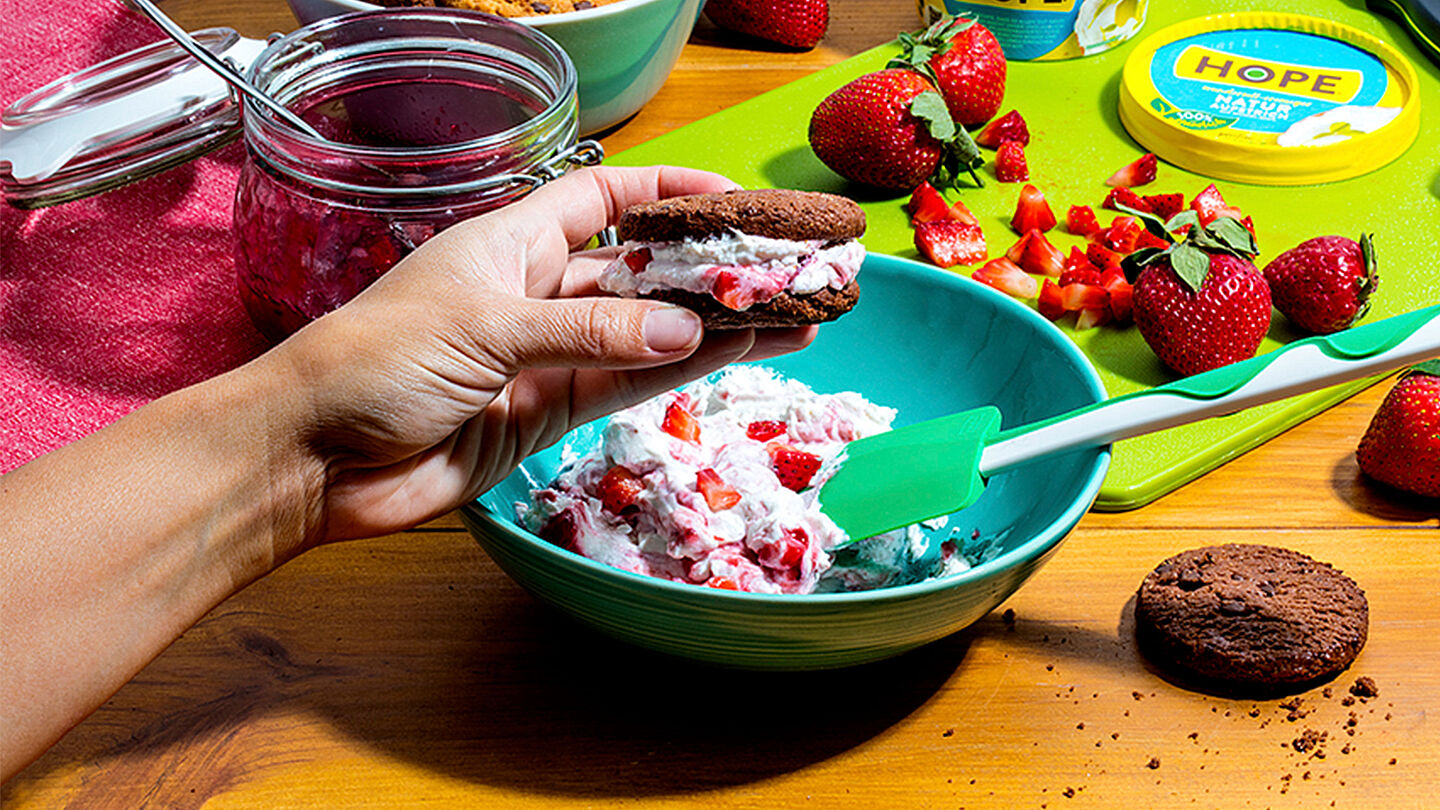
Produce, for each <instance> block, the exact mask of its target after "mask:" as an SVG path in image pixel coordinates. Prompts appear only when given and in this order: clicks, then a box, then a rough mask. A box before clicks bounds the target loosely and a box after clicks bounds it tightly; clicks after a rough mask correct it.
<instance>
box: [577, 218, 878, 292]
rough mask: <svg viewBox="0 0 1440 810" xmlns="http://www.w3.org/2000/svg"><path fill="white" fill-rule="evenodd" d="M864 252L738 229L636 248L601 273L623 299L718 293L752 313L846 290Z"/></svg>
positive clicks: (849, 244)
mask: <svg viewBox="0 0 1440 810" xmlns="http://www.w3.org/2000/svg"><path fill="white" fill-rule="evenodd" d="M864 261H865V248H864V247H863V246H862V245H861V244H860V243H859V242H856V241H854V240H849V241H845V242H839V243H835V244H827V243H826V242H825V241H823V240H818V239H812V240H801V241H797V240H790V239H772V238H769V237H765V236H755V235H753V234H743V233H740V232H739V231H731V232H729V233H726V234H722V235H719V236H712V237H707V238H705V239H683V240H680V241H677V242H632V243H627V244H626V245H625V250H624V252H623V253H621V255H620V257H619V258H617V259H616V260H615V261H614V262H611V263H610V265H609V266H607V267H606V268H605V269H604V270H603V271H601V273H600V280H599V284H600V289H602V290H605V291H607V292H612V293H616V294H618V295H623V296H635V295H645V294H648V293H652V292H655V291H657V290H667V289H668V290H685V291H688V292H692V293H698V294H701V295H713V296H715V298H716V299H717V300H719V301H720V302H721V303H723V304H725V305H726V306H729V307H730V308H732V309H739V310H743V309H747V308H748V307H749V306H750V305H752V304H755V303H764V302H766V301H769V300H770V299H771V298H774V297H775V296H777V295H779V294H781V293H794V294H797V295H808V294H812V293H816V292H819V291H820V290H823V289H825V288H826V287H830V288H833V289H837V290H838V289H841V288H843V287H844V286H845V285H846V284H849V283H850V282H851V281H853V280H854V279H855V276H856V275H857V274H859V272H860V265H861V264H862V263H864Z"/></svg>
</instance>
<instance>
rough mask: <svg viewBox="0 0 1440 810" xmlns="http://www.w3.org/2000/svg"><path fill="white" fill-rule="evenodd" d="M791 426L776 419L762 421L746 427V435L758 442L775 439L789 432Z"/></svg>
mask: <svg viewBox="0 0 1440 810" xmlns="http://www.w3.org/2000/svg"><path fill="white" fill-rule="evenodd" d="M789 429H790V426H789V425H787V424H785V423H784V422H781V421H779V420H776V419H760V420H757V421H755V422H751V423H750V424H748V425H746V426H745V435H746V436H749V437H750V438H752V439H754V440H755V441H757V442H763V441H766V440H768V439H773V438H775V437H776V436H779V435H781V434H782V433H784V432H785V431H787V430H789Z"/></svg>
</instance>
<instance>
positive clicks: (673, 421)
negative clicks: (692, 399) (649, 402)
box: [660, 401, 700, 444]
mask: <svg viewBox="0 0 1440 810" xmlns="http://www.w3.org/2000/svg"><path fill="white" fill-rule="evenodd" d="M660 429H661V430H663V431H665V432H666V433H669V434H670V435H671V436H674V437H675V438H677V439H683V440H684V441H687V442H693V443H695V444H699V443H700V420H698V419H696V418H695V415H694V414H692V413H690V412H689V411H688V410H686V409H685V406H684V405H682V404H681V403H680V402H679V401H676V402H671V403H670V404H669V405H667V406H665V418H664V419H663V420H662V421H661V422H660Z"/></svg>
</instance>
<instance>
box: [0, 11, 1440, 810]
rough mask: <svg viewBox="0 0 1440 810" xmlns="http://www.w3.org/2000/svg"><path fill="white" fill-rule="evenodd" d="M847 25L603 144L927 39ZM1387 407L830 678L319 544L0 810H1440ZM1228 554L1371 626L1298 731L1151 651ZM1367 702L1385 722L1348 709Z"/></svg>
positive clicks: (1115, 530)
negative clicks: (675, 648) (719, 654)
mask: <svg viewBox="0 0 1440 810" xmlns="http://www.w3.org/2000/svg"><path fill="white" fill-rule="evenodd" d="M832 6H833V22H832V29H831V34H830V36H829V37H828V38H827V40H826V42H825V43H823V44H822V46H821V47H820V48H818V49H816V50H814V51H811V52H808V53H799V54H797V53H790V52H769V51H758V50H752V49H750V48H749V47H742V43H738V42H736V41H734V40H732V39H730V38H728V37H726V36H724V35H722V34H720V33H719V32H716V31H714V30H713V29H712V28H710V27H709V26H708V25H703V24H702V26H701V28H700V29H699V30H698V31H697V33H696V35H695V37H694V39H693V41H692V43H691V45H690V46H689V47H688V48H687V49H686V52H685V54H684V56H683V57H682V60H681V63H680V65H679V66H678V67H677V69H676V71H675V73H674V74H673V76H672V78H671V80H670V81H669V83H667V85H666V86H665V88H664V89H663V90H662V91H661V93H660V95H659V96H657V98H656V99H655V100H654V101H653V102H652V103H651V104H650V105H648V106H647V107H646V108H645V109H644V110H643V111H642V112H641V113H640V114H639V115H637V116H636V117H635V118H634V119H632V120H631V121H629V122H627V123H626V124H624V125H623V126H621V127H620V128H618V129H616V130H615V131H613V132H610V133H607V134H605V136H604V139H603V140H604V143H605V145H606V147H607V149H609V150H611V151H612V152H614V151H618V150H620V149H623V148H624V147H625V146H628V145H632V144H635V143H639V142H642V141H644V140H647V139H649V138H652V137H655V136H656V135H659V134H662V133H664V132H667V131H669V130H670V129H673V128H674V127H677V126H680V125H681V124H683V123H686V122H688V121H691V120H694V119H696V118H698V117H701V116H704V115H706V114H709V113H711V112H714V111H716V110H718V109H722V108H724V107H727V106H729V105H731V104H734V103H738V102H739V101H742V100H744V99H745V98H749V97H750V96H753V95H755V94H757V93H760V92H764V91H765V90H767V89H769V88H772V87H775V86H778V85H779V84H782V83H784V82H788V81H791V80H793V79H795V78H798V77H800V76H802V75H804V74H806V73H808V72H811V71H813V70H816V69H818V68H821V67H824V66H826V65H828V64H832V63H834V62H835V61H838V60H841V59H843V58H845V57H847V56H849V55H851V54H853V53H855V52H858V51H859V50H863V49H864V48H867V47H870V46H872V45H875V44H878V43H879V42H881V41H883V40H885V39H888V38H889V37H891V36H893V35H894V33H895V32H897V31H898V30H901V29H903V28H907V27H910V26H912V25H913V24H914V22H915V17H914V8H913V5H912V4H911V3H910V2H908V0H836V2H834V3H832ZM165 8H166V9H167V11H169V12H171V13H172V14H173V15H174V16H175V17H176V18H177V19H179V20H180V21H181V22H182V23H184V24H185V25H187V26H189V27H192V28H195V27H202V26H205V25H216V24H221V25H230V26H233V27H236V28H238V29H239V30H241V31H242V32H244V33H247V34H251V35H256V34H263V33H265V32H268V31H270V30H280V29H288V28H289V27H291V26H292V25H293V21H292V20H291V19H290V17H289V13H288V11H287V10H286V7H285V6H284V5H283V3H280V2H278V0H257V1H255V2H250V1H249V0H170V1H169V2H166V3H165ZM1388 387H1389V383H1388V382H1387V383H1384V384H1381V385H1379V386H1376V387H1374V388H1371V389H1369V390H1367V391H1365V392H1363V393H1361V394H1360V395H1358V396H1356V397H1354V398H1352V399H1350V400H1349V401H1347V402H1345V403H1343V404H1341V405H1340V406H1338V407H1335V408H1333V409H1331V410H1330V411H1328V412H1326V413H1324V414H1322V415H1320V416H1318V417H1316V418H1314V419H1312V420H1310V421H1309V422H1306V423H1304V424H1301V425H1299V426H1298V427H1296V428H1294V429H1292V430H1290V431H1289V432H1287V433H1285V434H1283V435H1282V436H1280V437H1278V438H1277V439H1275V440H1273V441H1271V442H1270V443H1268V444H1267V445H1265V446H1263V447H1261V448H1259V449H1258V450H1256V451H1254V452H1252V453H1250V454H1248V455H1246V456H1243V457H1241V458H1239V459H1237V460H1235V461H1233V462H1231V463H1230V464H1228V465H1226V466H1224V467H1222V468H1220V469H1218V470H1216V471H1214V472H1213V473H1210V474H1209V475H1206V476H1204V477H1203V478H1201V479H1200V480H1198V481H1196V482H1194V483H1192V484H1190V485H1188V486H1186V487H1184V488H1183V489H1181V490H1179V491H1177V492H1175V493H1173V494H1171V495H1169V496H1166V497H1164V498H1162V499H1160V500H1159V501H1157V502H1156V503H1154V504H1151V505H1149V506H1147V507H1145V508H1143V509H1140V510H1137V511H1134V512H1129V513H1119V514H1099V513H1093V514H1091V515H1088V516H1087V517H1086V518H1085V519H1084V520H1083V521H1082V522H1081V524H1080V526H1079V527H1078V528H1077V529H1076V530H1075V532H1074V533H1073V534H1072V535H1071V537H1070V538H1069V539H1068V540H1067V541H1066V542H1065V544H1064V545H1063V546H1062V548H1061V550H1060V551H1059V553H1058V554H1057V555H1056V556H1055V558H1054V559H1053V560H1052V561H1051V562H1050V563H1049V564H1048V565H1047V566H1046V567H1045V568H1044V569H1042V570H1041V571H1040V573H1039V574H1038V575H1037V576H1036V577H1035V579H1034V580H1033V581H1032V582H1031V583H1029V584H1028V585H1027V586H1026V587H1025V588H1024V589H1022V590H1021V591H1020V592H1019V593H1018V594H1017V595H1016V596H1014V597H1013V598H1012V599H1011V600H1010V601H1009V602H1008V603H1007V604H1006V606H1005V607H1006V608H1007V609H1009V610H1013V611H1014V614H1013V615H1014V620H1013V622H1008V621H1006V620H1005V618H1004V614H1002V613H1001V612H999V611H997V612H996V613H995V614H993V615H991V616H989V617H987V618H986V619H984V620H982V621H981V622H979V623H978V624H977V625H975V626H974V627H972V628H970V629H969V630H967V631H965V632H962V633H960V634H957V635H956V636H953V637H951V638H949V639H947V640H945V641H942V642H940V643H937V644H934V645H931V646H930V647H927V648H925V649H922V650H919V651H916V652H914V653H911V654H909V655H906V656H903V657H901V658H899V659H896V660H894V661H889V662H884V663H881V664H878V665H874V666H869V667H862V668H859V669H854V670H847V671H841V672H830V673H818V674H807V675H758V674H748V673H735V672H728V671H721V670H714V669H709V668H704V667H699V666H693V665H690V664H686V663H684V662H679V661H673V660H668V659H664V658H661V657H658V656H655V655H651V654H647V653H643V652H638V651H635V650H630V649H627V648H624V647H621V646H617V645H615V644H613V643H612V642H610V641H608V640H607V639H604V638H601V637H598V636H596V635H595V634H593V633H591V632H590V631H588V630H585V629H583V628H579V627H577V626H576V625H574V624H572V623H570V622H569V621H568V620H566V619H564V618H563V617H560V616H557V615H556V614H554V613H552V612H551V611H549V610H547V609H545V608H543V607H541V606H540V605H538V604H537V603H536V602H535V601H533V600H532V599H531V598H530V597H529V596H528V595H526V594H525V593H524V592H523V591H521V590H520V589H519V588H518V587H517V586H515V585H514V584H513V583H512V582H511V581H510V580H509V579H508V578H506V577H505V575H504V574H502V573H501V572H499V570H498V569H497V568H496V567H495V566H494V564H493V563H492V562H491V561H490V560H489V559H488V558H487V557H486V556H485V555H484V554H483V553H482V552H481V551H480V550H479V549H478V547H477V546H476V545H475V543H474V542H473V541H471V540H470V539H469V537H468V536H467V535H466V534H465V533H464V531H463V530H462V529H461V528H460V525H459V523H458V521H457V520H456V519H455V518H454V517H453V516H447V517H445V518H443V519H440V520H437V521H435V522H433V523H431V524H429V525H427V526H424V527H421V528H419V529H416V530H414V531H410V532H405V533H402V534H397V535H392V536H389V537H383V538H378V539H374V540H369V541H363V542H356V543H350V544H345V545H341V546H334V547H329V548H324V549H320V550H317V551H314V552H312V553H309V554H307V555H305V556H304V557H303V558H301V559H299V560H296V561H295V562H293V563H291V564H290V565H287V566H286V567H285V568H284V569H282V570H281V571H279V572H277V573H276V574H275V575H273V576H271V577H269V578H267V579H265V580H263V581H261V582H259V583H256V584H255V585H253V586H251V587H250V588H249V589H247V590H246V591H244V592H243V593H241V594H239V595H238V596H236V597H235V598H233V599H231V600H229V601H228V602H226V603H225V604H223V605H221V606H220V607H218V608H217V609H216V610H215V611H213V612H212V613H211V614H210V615H209V616H207V617H206V618H205V620H204V621H202V622H201V623H200V624H199V625H197V626H196V627H194V628H193V629H192V630H190V631H189V632H188V633H186V634H185V636H184V637H183V638H181V639H180V640H178V641H177V642H176V643H175V644H174V645H172V647H171V648H170V649H169V650H167V651H166V652H165V653H164V654H163V655H161V656H160V657H159V658H158V659H157V660H156V661H155V662H154V663H152V664H151V666H149V667H148V668H147V669H145V670H144V671H143V672H142V673H141V674H140V676H139V677H137V678H136V679H135V681H134V682H132V683H131V684H129V685H127V686H126V687H125V688H123V689H122V690H121V691H120V692H119V693H118V694H117V695H116V696H115V697H114V698H113V699H112V700H111V701H110V702H108V703H107V704H106V705H105V706H104V707H103V708H102V709H101V710H100V711H99V712H97V713H96V714H95V715H94V716H92V717H91V718H90V719H88V720H86V721H85V722H84V723H82V724H81V725H80V726H78V727H77V728H76V729H75V730H74V731H72V732H71V733H70V734H69V735H68V736H67V737H66V738H65V739H64V740H62V742H61V743H60V744H59V745H58V746H57V747H56V748H54V749H53V750H52V751H51V752H49V753H48V754H47V755H46V756H45V757H43V758H42V759H41V760H40V761H38V762H36V763H35V764H34V765H32V766H31V767H30V768H29V769H27V770H26V771H24V772H23V773H22V774H20V775H19V776H18V777H16V778H15V779H13V780H12V781H11V783H10V784H9V785H7V786H6V787H5V788H4V791H3V802H4V806H5V807H6V808H9V809H10V810H30V808H63V807H71V808H110V807H115V808H141V807H153V808H182V809H183V808H200V807H202V806H203V807H205V808H207V810H217V809H219V808H286V807H297V808H299V807H387V808H388V807H459V806H465V807H506V808H550V807H620V806H624V807H643V808H664V807H691V806H694V804H695V803H696V802H698V801H703V802H705V803H706V805H707V806H709V807H713V808H727V809H728V808H736V809H738V808H760V807H765V808H773V807H800V806H813V807H825V808H832V807H833V808H866V809H867V810H871V809H873V808H876V807H882V808H890V807H895V808H921V807H937V808H957V807H964V808H984V807H995V808H1002V807H1003V808H1009V807H1036V808H1040V807H1047V808H1070V807H1075V808H1081V807H1114V806H1120V805H1124V806H1130V807H1191V806H1195V807H1223V808H1232V807H1257V808H1258V807H1275V808H1310V807H1326V806H1330V805H1331V803H1332V802H1334V806H1337V807H1366V808H1368V807H1386V808H1420V807H1427V806H1433V795H1432V794H1433V792H1434V789H1435V788H1436V786H1437V779H1436V776H1435V774H1436V773H1437V772H1440V728H1437V725H1436V722H1437V718H1440V575H1437V568H1440V533H1437V529H1440V515H1437V512H1436V510H1435V508H1434V505H1433V504H1431V505H1428V506H1427V505H1425V504H1421V503H1418V502H1415V501H1411V500H1407V499H1404V498H1400V497H1397V496H1396V495H1394V494H1393V493H1388V492H1383V491H1380V490H1378V489H1376V488H1374V487H1372V486H1371V485H1369V484H1368V483H1366V482H1365V481H1364V480H1363V479H1362V478H1361V476H1360V475H1359V473H1358V471H1357V470H1356V467H1355V462H1354V457H1353V449H1354V447H1355V443H1356V441H1357V440H1358V438H1359V436H1360V434H1361V433H1362V432H1363V430H1364V428H1365V426H1366V424H1367V423H1368V420H1369V417H1370V414H1371V413H1373V411H1374V408H1375V406H1376V405H1377V404H1378V402H1379V401H1380V398H1381V396H1382V395H1383V394H1384V392H1385V391H1386V390H1387V389H1388ZM1224 541H1241V542H1264V543H1271V544H1276V545H1283V546H1287V547H1290V548H1294V549H1297V550H1299V551H1302V552H1305V553H1308V554H1312V555H1314V556H1316V557H1318V558H1320V559H1324V560H1327V561H1329V562H1332V563H1334V564H1335V565H1337V566H1338V567H1340V568H1342V569H1344V570H1346V571H1347V572H1349V573H1350V574H1351V575H1353V576H1354V577H1355V578H1356V579H1357V581H1359V583H1360V584H1361V586H1362V587H1363V588H1364V589H1365V590H1366V592H1367V594H1368V596H1369V598H1370V600H1371V613H1372V627H1371V638H1370V642H1369V644H1368V645H1367V647H1366V649H1365V650H1364V652H1363V653H1362V654H1361V656H1360V658H1359V659H1358V661H1357V662H1356V664H1355V665H1354V667H1353V668H1352V670H1351V671H1350V672H1348V673H1346V674H1345V675H1344V676H1342V678H1341V679H1339V680H1337V681H1336V682H1334V683H1333V684H1331V685H1330V686H1329V687H1328V693H1327V692H1326V691H1322V690H1321V689H1315V690H1312V691H1310V692H1307V693H1305V694H1304V695H1302V703H1301V705H1300V707H1299V709H1298V710H1296V711H1293V712H1292V711H1291V710H1290V709H1287V708H1282V707H1281V706H1280V701H1278V700H1273V699H1272V700H1239V699H1232V698H1222V697H1217V696H1212V695H1207V694H1204V693H1202V692H1197V691H1192V690H1189V689H1185V688H1182V687H1181V686H1179V685H1177V684H1174V683H1172V682H1170V681H1169V680H1167V679H1166V677H1165V676H1164V675H1163V674H1162V673H1160V672H1157V671H1156V670H1155V669H1153V668H1152V667H1151V666H1149V665H1148V663H1147V662H1146V661H1145V659H1144V658H1143V656H1141V655H1140V654H1139V653H1138V652H1137V651H1136V649H1135V645H1134V642H1133V638H1132V635H1131V605H1130V599H1131V596H1132V594H1133V592H1134V589H1135V587H1136V586H1137V585H1138V584H1139V581H1140V579H1141V577H1142V576H1143V575H1144V574H1145V572H1146V571H1148V570H1149V569H1150V568H1151V567H1152V566H1154V565H1155V563H1157V562H1158V561H1159V560H1161V559H1163V558H1164V557H1165V556H1167V555H1169V554H1171V553H1173V552H1175V551H1179V550H1181V549H1185V548H1190V547H1193V546H1198V545H1205V544H1210V543H1215V542H1224ZM1359 675H1368V676H1370V677H1372V678H1374V679H1375V680H1376V682H1377V683H1378V685H1379V687H1380V696H1379V698H1376V699H1373V700H1370V701H1369V702H1364V703H1361V702H1357V703H1355V705H1353V706H1344V705H1342V702H1341V701H1342V698H1343V697H1344V695H1345V689H1346V686H1348V684H1349V683H1350V682H1351V681H1353V679H1354V677H1356V676H1359ZM1352 711H1353V712H1355V715H1354V724H1353V725H1349V726H1347V723H1349V722H1350V720H1351V715H1350V712H1352ZM1291 715H1294V719H1293V720H1292V719H1287V718H1289V717H1290V716H1291ZM1302 715H1303V716H1302ZM1305 729H1313V730H1314V731H1316V732H1324V733H1326V734H1327V735H1328V736H1327V738H1326V739H1325V741H1324V743H1323V745H1322V746H1321V747H1320V749H1319V751H1321V752H1323V755H1324V756H1323V758H1321V756H1320V755H1319V754H1317V753H1315V752H1314V751H1311V752H1307V753H1302V752H1299V751H1297V750H1296V749H1295V747H1294V745H1293V744H1292V743H1293V741H1294V740H1295V739H1296V738H1298V737H1300V736H1301V734H1302V732H1303V731H1304V730H1305ZM1349 731H1353V732H1354V733H1353V735H1352V734H1349V733H1347V732H1349ZM1152 759H1153V760H1155V763H1154V764H1155V765H1156V767H1153V768H1152V767H1149V765H1150V764H1151V762H1152Z"/></svg>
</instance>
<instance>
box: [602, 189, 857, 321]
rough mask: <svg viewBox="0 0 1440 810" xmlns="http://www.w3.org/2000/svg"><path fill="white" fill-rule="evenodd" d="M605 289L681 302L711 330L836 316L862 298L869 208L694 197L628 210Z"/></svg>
mask: <svg viewBox="0 0 1440 810" xmlns="http://www.w3.org/2000/svg"><path fill="white" fill-rule="evenodd" d="M617 231H618V233H619V236H620V239H621V240H623V245H622V252H621V254H620V256H619V257H618V258H617V259H616V260H615V261H614V262H612V263H611V264H610V265H609V266H608V267H606V268H605V270H603V271H602V272H601V274H600V280H599V283H600V288H601V289H602V290H605V291H607V292H612V293H615V294H617V295H621V296H625V297H638V298H650V299H655V300H661V301H668V302H670V303H673V304H679V305H680V306H684V307H686V308H688V309H691V310H693V311H695V312H696V313H698V314H699V315H700V317H701V318H702V319H703V320H704V321H705V325H706V327H707V328H710V329H747V328H774V327H788V326H803V325H806V324H813V323H822V322H824V321H830V320H834V319H835V318H838V317H840V316H841V315H843V314H845V313H846V312H848V311H850V309H851V308H852V307H854V306H855V302H856V301H857V300H859V297H860V287H859V284H858V283H857V282H856V278H855V277H856V276H857V275H858V274H859V272H860V265H861V264H862V263H863V262H864V260H865V248H864V247H863V246H861V244H860V243H859V242H858V241H856V240H857V239H858V238H859V237H860V236H861V235H862V234H863V233H864V232H865V212H864V211H862V210H861V209H860V206H858V205H856V204H855V203H854V202H853V201H851V200H849V199H847V198H845V197H840V196H837V195H834V194H823V193H819V192H810V191H791V190H786V189H763V190H743V191H729V192H724V193H719V194H695V195H690V196H684V197H670V198H668V199H663V200H656V201H653V202H647V203H641V204H639V205H634V206H631V207H630V208H627V209H626V210H625V211H624V212H623V213H622V214H621V216H620V222H619V224H618V226H617Z"/></svg>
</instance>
